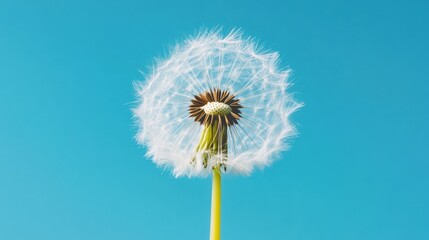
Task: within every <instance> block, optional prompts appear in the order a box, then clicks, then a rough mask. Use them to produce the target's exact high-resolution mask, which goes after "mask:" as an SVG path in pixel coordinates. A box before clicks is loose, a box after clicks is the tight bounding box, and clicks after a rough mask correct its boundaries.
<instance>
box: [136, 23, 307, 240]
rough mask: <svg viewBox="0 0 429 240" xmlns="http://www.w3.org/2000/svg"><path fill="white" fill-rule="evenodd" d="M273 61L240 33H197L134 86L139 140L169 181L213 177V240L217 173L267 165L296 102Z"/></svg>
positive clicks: (280, 145) (286, 132)
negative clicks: (169, 173) (170, 176)
mask: <svg viewBox="0 0 429 240" xmlns="http://www.w3.org/2000/svg"><path fill="white" fill-rule="evenodd" d="M278 62H279V56H278V53H276V52H268V51H264V50H262V49H261V48H260V47H258V46H257V45H256V44H255V43H254V42H253V40H252V39H250V38H244V37H243V36H242V35H241V34H240V33H239V32H238V31H232V32H231V33H229V34H228V35H226V36H222V35H221V33H220V32H219V31H212V32H205V33H201V34H199V35H198V36H196V37H190V38H188V39H187V40H186V41H185V42H184V43H182V44H178V45H177V46H176V47H175V48H174V49H173V51H172V53H171V56H170V57H169V58H167V59H164V60H160V61H158V62H157V64H156V66H155V67H154V68H153V71H152V73H151V75H149V76H148V78H147V79H146V81H145V82H144V83H139V84H137V86H136V89H137V92H138V98H139V105H138V107H137V108H136V109H134V113H135V116H136V118H137V120H138V124H139V127H140V128H139V132H138V134H137V140H138V142H139V143H142V144H144V145H146V146H147V147H148V151H147V155H148V157H150V158H152V159H153V161H154V162H155V163H156V164H157V165H158V166H160V167H164V168H168V169H171V170H172V173H173V175H174V176H175V177H181V176H188V177H195V176H202V177H204V176H208V175H210V174H212V175H213V192H212V216H211V218H212V219H211V229H210V232H211V233H210V236H211V239H213V240H214V239H220V192H221V174H229V173H231V174H241V175H249V174H250V173H251V172H252V171H253V170H254V169H255V168H260V169H262V168H264V167H265V166H267V165H269V164H270V163H271V162H272V161H273V160H274V159H275V158H276V156H275V155H276V154H278V153H279V152H280V151H282V150H285V149H287V147H288V145H287V143H286V142H285V139H287V138H288V137H290V136H292V135H294V133H295V131H294V127H293V125H292V124H291V123H290V121H289V116H290V114H291V113H293V112H294V111H296V110H297V109H298V108H299V107H300V106H301V103H299V102H297V101H295V100H294V99H293V98H292V96H291V95H290V94H288V93H287V92H286V90H287V88H288V86H289V82H287V79H288V76H289V73H290V70H289V69H286V70H282V69H279V67H278Z"/></svg>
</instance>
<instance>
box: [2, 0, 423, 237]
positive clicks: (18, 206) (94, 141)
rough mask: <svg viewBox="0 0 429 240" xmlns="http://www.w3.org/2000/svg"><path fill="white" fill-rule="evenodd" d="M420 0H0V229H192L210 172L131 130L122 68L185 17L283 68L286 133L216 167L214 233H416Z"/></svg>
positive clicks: (182, 27) (103, 232)
mask: <svg viewBox="0 0 429 240" xmlns="http://www.w3.org/2000/svg"><path fill="white" fill-rule="evenodd" d="M428 11H429V7H428V3H427V1H426V2H425V1H423V0H422V1H412V0H411V1H370V0H363V1H362V0H360V1H345V0H344V1H307V0H295V1H267V0H265V1H244V0H243V1H231V0H229V1H212V2H207V1H205V2H203V1H193V2H191V1H152V2H145V1H119V0H118V1H89V0H85V1H67V2H66V1H16V0H1V1H0V239H4V240H15V239H18V240H27V239H40V240H51V239H52V240H67V239H73V240H76V239H79V240H95V239H103V240H110V239H148V240H151V239H155V240H156V239H191V240H192V239H196V240H200V239H208V232H209V210H210V191H211V190H210V187H211V182H210V179H179V180H175V179H173V177H171V175H170V174H169V173H168V172H164V171H162V169H158V168H156V167H155V166H154V164H153V163H152V162H151V161H149V160H148V159H145V158H144V154H145V149H144V148H142V147H139V146H137V145H136V144H135V142H134V140H133V135H134V134H135V132H136V128H135V126H133V121H132V120H131V116H132V114H131V111H130V108H132V107H133V106H135V103H134V101H135V98H134V90H133V88H132V82H133V81H135V80H142V79H143V77H142V75H141V74H140V73H139V71H138V70H143V71H145V70H147V69H148V67H149V66H150V65H151V64H152V63H153V58H154V57H162V56H165V55H166V53H168V46H171V45H172V44H174V43H175V42H176V41H180V40H181V39H183V38H184V36H185V35H187V34H192V33H195V32H197V31H198V30H199V29H201V28H205V27H206V28H212V27H215V26H224V31H225V32H227V31H228V30H229V29H232V28H233V27H241V28H242V29H243V31H244V32H245V33H246V34H248V35H251V36H254V37H256V38H257V39H259V40H260V42H261V43H263V44H264V45H265V46H266V47H267V48H269V49H273V50H276V51H279V52H280V53H281V56H282V58H283V62H282V65H283V66H288V65H289V66H291V68H293V69H294V75H293V81H294V82H295V86H294V87H293V89H292V90H293V92H295V93H296V97H297V98H299V99H300V100H303V101H304V102H305V103H306V107H305V108H303V109H302V110H301V111H300V112H298V113H297V114H295V115H294V117H293V118H294V121H296V122H298V123H299V126H298V128H299V131H300V133H301V134H300V136H299V137H298V138H296V139H294V140H293V147H292V149H291V150H290V151H288V152H286V153H284V154H283V155H282V157H281V158H282V159H281V160H280V161H277V162H276V163H275V164H274V165H273V166H272V167H270V168H267V169H265V170H264V171H258V172H257V173H255V174H253V175H252V176H251V177H247V178H243V177H233V176H228V177H225V178H224V182H223V183H224V185H223V187H224V189H223V229H222V230H223V232H222V235H223V239H224V240H240V239H247V240H253V239H269V240H271V239H278V240H283V239H294V240H295V239H303V240H304V239H308V240H313V239H317V240H318V239H326V240H332V239H339V240H342V239H347V240H349V239H350V240H353V239H356V240H361V239H389V240H393V239H413V240H417V239H422V240H423V239H429V190H428V189H429V186H428V185H429V162H428V160H429V146H428V145H429V144H428V140H427V136H428V134H429V127H428V122H429V113H428V109H429V97H428V93H427V92H428V90H429V83H428V67H429V61H428V54H429V51H428V50H429V47H428V43H429V33H428V24H429V17H428V16H429V14H428Z"/></svg>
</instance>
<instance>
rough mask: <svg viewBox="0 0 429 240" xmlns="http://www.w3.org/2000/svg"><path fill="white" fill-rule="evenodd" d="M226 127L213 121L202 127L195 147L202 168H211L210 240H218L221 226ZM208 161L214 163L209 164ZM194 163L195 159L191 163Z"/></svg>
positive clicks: (226, 150)
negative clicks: (201, 161)
mask: <svg viewBox="0 0 429 240" xmlns="http://www.w3.org/2000/svg"><path fill="white" fill-rule="evenodd" d="M227 139H228V135H227V126H225V125H222V124H219V121H214V122H213V124H206V125H204V129H203V132H202V134H201V139H200V142H199V144H198V145H197V149H196V151H197V152H202V160H203V165H204V167H208V166H212V169H213V180H212V181H213V182H212V203H211V219H210V240H220V225H221V171H222V169H223V170H226V166H225V164H224V161H226V158H227V154H228V144H227ZM209 161H215V163H214V164H213V163H212V164H209ZM192 162H193V163H195V158H194V159H193V161H192Z"/></svg>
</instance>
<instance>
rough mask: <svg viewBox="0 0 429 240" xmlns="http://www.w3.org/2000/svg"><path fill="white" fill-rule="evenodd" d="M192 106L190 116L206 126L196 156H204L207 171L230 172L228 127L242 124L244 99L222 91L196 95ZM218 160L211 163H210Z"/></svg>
mask: <svg viewBox="0 0 429 240" xmlns="http://www.w3.org/2000/svg"><path fill="white" fill-rule="evenodd" d="M194 97H195V98H194V99H192V100H191V104H190V106H189V117H192V118H194V119H195V121H196V122H199V123H200V124H201V125H203V131H202V134H201V138H200V142H199V143H198V145H197V147H196V150H195V152H196V154H201V156H199V157H201V161H202V163H201V164H202V165H203V167H204V168H207V167H208V166H212V168H213V169H215V168H218V169H222V170H224V171H226V164H225V162H226V158H227V156H228V143H227V140H228V136H227V133H228V131H227V128H228V126H232V125H234V124H238V120H239V119H240V117H241V111H240V109H241V108H242V106H241V105H240V103H239V102H240V100H239V99H236V98H235V96H234V95H233V94H230V93H229V92H228V91H221V90H220V89H213V90H209V91H206V92H203V93H200V94H199V95H196V96H194ZM216 158H220V160H216V161H217V162H216V163H214V164H210V160H212V159H216ZM196 159H197V157H196V156H194V157H193V158H192V159H191V164H196V163H197V160H196Z"/></svg>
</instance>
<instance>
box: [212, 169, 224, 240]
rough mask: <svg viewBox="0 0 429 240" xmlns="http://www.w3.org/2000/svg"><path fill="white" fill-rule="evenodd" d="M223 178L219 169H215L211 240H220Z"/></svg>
mask: <svg viewBox="0 0 429 240" xmlns="http://www.w3.org/2000/svg"><path fill="white" fill-rule="evenodd" d="M221 190H222V189H221V176H220V169H219V167H217V168H214V169H213V183H212V210H211V219H210V240H220V207H221V195H222V194H221Z"/></svg>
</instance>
